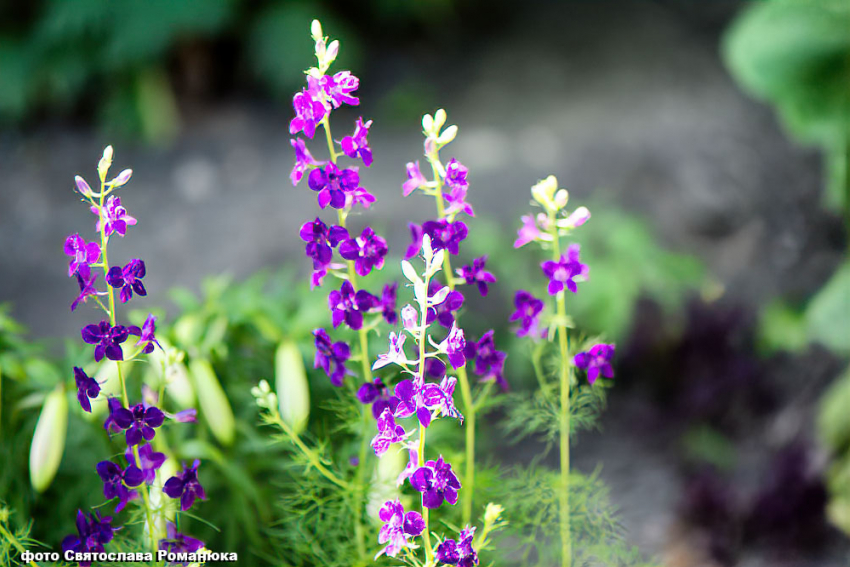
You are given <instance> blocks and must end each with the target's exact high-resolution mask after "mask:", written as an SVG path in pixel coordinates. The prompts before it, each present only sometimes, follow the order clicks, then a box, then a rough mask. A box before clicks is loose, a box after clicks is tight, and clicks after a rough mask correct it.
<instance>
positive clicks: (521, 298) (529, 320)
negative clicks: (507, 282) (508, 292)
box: [510, 289, 545, 337]
mask: <svg viewBox="0 0 850 567" xmlns="http://www.w3.org/2000/svg"><path fill="white" fill-rule="evenodd" d="M544 305H545V304H544V303H543V300H542V299H537V298H536V297H534V296H533V295H531V294H530V293H529V292H527V291H525V290H522V289H521V290H519V291H517V292H516V295H514V307H516V311H514V312H513V313H512V314H511V317H510V320H511V321H519V322H520V326H519V328H518V329H517V330H516V335H517V336H518V337H524V336H526V335H531V336H539V334H540V330H539V327H540V312H541V311H543V307H544Z"/></svg>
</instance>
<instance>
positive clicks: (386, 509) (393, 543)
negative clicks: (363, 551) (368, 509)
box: [375, 499, 425, 559]
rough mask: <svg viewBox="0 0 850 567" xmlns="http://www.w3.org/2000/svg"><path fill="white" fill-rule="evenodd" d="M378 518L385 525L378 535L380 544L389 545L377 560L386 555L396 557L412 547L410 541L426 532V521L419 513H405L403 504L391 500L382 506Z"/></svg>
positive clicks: (379, 554)
mask: <svg viewBox="0 0 850 567" xmlns="http://www.w3.org/2000/svg"><path fill="white" fill-rule="evenodd" d="M378 518H380V520H381V521H382V522H384V525H383V526H382V527H381V531H380V532H379V533H378V543H380V544H381V545H383V544H387V545H386V546H385V547H384V548H383V549H382V550H381V551H379V552H378V554H377V555H376V556H375V559H378V557H380V556H381V555H384V554H386V555H387V557H395V556H396V555H398V553H399V552H400V551H401V550H402V549H403V548H405V547H409V546H410V545H411V542H410V540H411V539H412V538H415V537H417V536H419V535H420V534H421V533H422V532H423V531H425V520H423V519H422V515H421V514H420V513H419V512H415V511H412V510H411V511H410V512H407V513H405V512H404V506H402V504H401V502H400V501H399V500H398V499H396V500H390V501H387V502H386V503H384V505H383V506H381V510H380V511H379V512H378Z"/></svg>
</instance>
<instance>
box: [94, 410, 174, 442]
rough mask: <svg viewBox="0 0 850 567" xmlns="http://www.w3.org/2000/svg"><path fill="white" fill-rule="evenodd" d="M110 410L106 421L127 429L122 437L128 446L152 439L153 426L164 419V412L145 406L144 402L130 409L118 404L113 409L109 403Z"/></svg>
mask: <svg viewBox="0 0 850 567" xmlns="http://www.w3.org/2000/svg"><path fill="white" fill-rule="evenodd" d="M110 410H112V411H111V412H110V414H109V418H107V423H108V424H113V423H114V424H115V425H116V426H118V427H119V428H121V429H126V430H127V432H126V433H125V436H124V437H125V440H126V441H127V446H128V447H132V446H133V445H138V444H139V443H141V442H142V440H145V441H150V440H151V439H153V438H154V436H155V435H156V431H155V428H157V427H159V426H160V425H162V422H163V421H165V414H164V413H162V410H160V409H159V408H157V407H155V406H149V407H147V408H146V407H145V405H144V404H136V405H134V406H133V407H132V408H131V409H126V408H124V407H120V406H119V407H117V408H114V409H113V408H112V407H111V405H110Z"/></svg>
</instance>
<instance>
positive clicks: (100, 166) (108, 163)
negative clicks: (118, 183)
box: [97, 146, 112, 182]
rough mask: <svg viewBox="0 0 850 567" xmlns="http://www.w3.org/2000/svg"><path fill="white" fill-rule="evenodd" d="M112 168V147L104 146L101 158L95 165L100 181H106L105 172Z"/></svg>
mask: <svg viewBox="0 0 850 567" xmlns="http://www.w3.org/2000/svg"><path fill="white" fill-rule="evenodd" d="M110 167H112V146H106V148H105V149H104V150H103V157H101V158H100V161H99V162H98V163H97V174H98V175H99V176H100V181H101V182H103V181H105V180H106V172H108V171H109V168H110Z"/></svg>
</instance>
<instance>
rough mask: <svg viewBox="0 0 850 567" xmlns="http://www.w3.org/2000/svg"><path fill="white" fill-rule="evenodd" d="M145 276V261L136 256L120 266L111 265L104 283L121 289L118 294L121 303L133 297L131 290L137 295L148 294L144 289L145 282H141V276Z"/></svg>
mask: <svg viewBox="0 0 850 567" xmlns="http://www.w3.org/2000/svg"><path fill="white" fill-rule="evenodd" d="M144 277H145V263H144V262H143V261H142V260H139V259H138V258H134V259H132V260H130V261H129V262H127V264H126V265H125V266H124V267H123V268H121V267H119V266H112V267H111V268H109V271H108V272H107V273H106V283H108V284H109V285H110V286H112V287H114V288H118V289H120V290H121V292H120V294H119V296H120V297H121V303H126V302H128V301H129V300H130V299H131V298H132V297H133V292H136V294H137V295H141V296H145V295H147V294H148V292H147V290H145V284H143V283H142V278H144Z"/></svg>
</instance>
